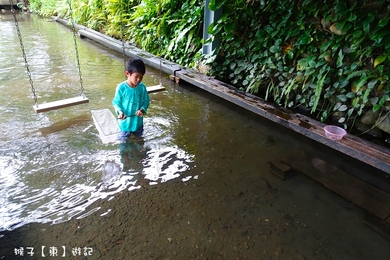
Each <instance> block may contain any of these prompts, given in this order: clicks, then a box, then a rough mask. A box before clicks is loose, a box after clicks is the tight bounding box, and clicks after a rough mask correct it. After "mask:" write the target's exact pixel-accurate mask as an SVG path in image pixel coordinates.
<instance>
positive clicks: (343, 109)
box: [338, 105, 348, 112]
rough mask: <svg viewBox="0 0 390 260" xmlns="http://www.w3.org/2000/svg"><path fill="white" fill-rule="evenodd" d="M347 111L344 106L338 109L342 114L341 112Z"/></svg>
mask: <svg viewBox="0 0 390 260" xmlns="http://www.w3.org/2000/svg"><path fill="white" fill-rule="evenodd" d="M347 109H348V107H347V106H346V105H342V106H341V107H339V109H338V110H339V111H341V112H343V111H346V110H347Z"/></svg>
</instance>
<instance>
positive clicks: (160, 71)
mask: <svg viewBox="0 0 390 260" xmlns="http://www.w3.org/2000/svg"><path fill="white" fill-rule="evenodd" d="M161 71H162V65H161V56H160V86H162V75H161Z"/></svg>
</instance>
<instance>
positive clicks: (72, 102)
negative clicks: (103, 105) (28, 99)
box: [33, 96, 89, 113]
mask: <svg viewBox="0 0 390 260" xmlns="http://www.w3.org/2000/svg"><path fill="white" fill-rule="evenodd" d="M88 102H89V99H88V98H86V97H85V96H78V97H74V98H68V99H62V100H57V101H53V102H48V103H43V104H40V105H38V104H36V105H34V106H33V108H34V110H35V112H36V113H41V112H47V111H51V110H56V109H60V108H64V107H70V106H76V105H80V104H84V103H88Z"/></svg>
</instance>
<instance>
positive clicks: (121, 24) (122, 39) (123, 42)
mask: <svg viewBox="0 0 390 260" xmlns="http://www.w3.org/2000/svg"><path fill="white" fill-rule="evenodd" d="M120 2H121V6H120V30H121V42H122V56H123V65H124V68H125V72H126V52H125V40H124V35H123V1H120ZM125 79H126V74H125Z"/></svg>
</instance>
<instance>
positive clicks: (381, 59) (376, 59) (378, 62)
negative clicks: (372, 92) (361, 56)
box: [374, 56, 387, 68]
mask: <svg viewBox="0 0 390 260" xmlns="http://www.w3.org/2000/svg"><path fill="white" fill-rule="evenodd" d="M386 59H387V56H378V57H376V58H375V60H374V68H376V66H378V65H379V64H381V63H383V62H384V61H385V60H386Z"/></svg>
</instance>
